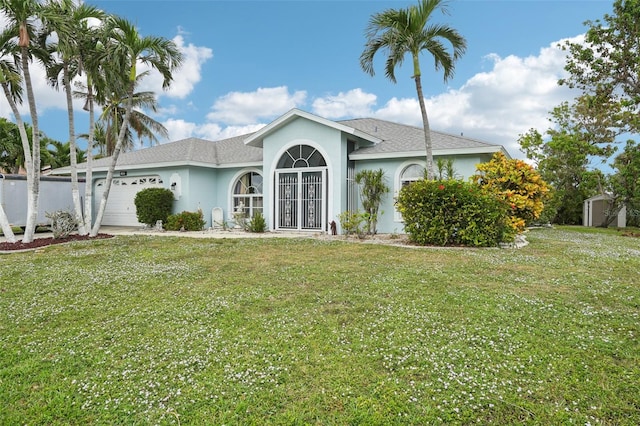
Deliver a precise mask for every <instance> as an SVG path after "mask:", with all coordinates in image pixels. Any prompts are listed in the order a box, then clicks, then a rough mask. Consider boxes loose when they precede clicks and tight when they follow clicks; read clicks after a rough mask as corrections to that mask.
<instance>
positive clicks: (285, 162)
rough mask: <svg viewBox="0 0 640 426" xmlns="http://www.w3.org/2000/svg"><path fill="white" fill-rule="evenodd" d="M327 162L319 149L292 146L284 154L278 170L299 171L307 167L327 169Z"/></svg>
mask: <svg viewBox="0 0 640 426" xmlns="http://www.w3.org/2000/svg"><path fill="white" fill-rule="evenodd" d="M326 165H327V162H326V161H325V160H324V157H323V156H322V154H320V152H318V150H317V149H315V148H314V147H311V146H309V145H296V146H292V147H291V148H289V149H288V150H287V152H285V153H284V154H282V157H280V161H278V166H277V168H278V169H297V168H305V167H326Z"/></svg>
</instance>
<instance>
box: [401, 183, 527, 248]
mask: <svg viewBox="0 0 640 426" xmlns="http://www.w3.org/2000/svg"><path fill="white" fill-rule="evenodd" d="M397 206H398V211H399V212H400V213H401V214H402V217H403V219H404V223H405V231H406V232H407V234H408V235H409V240H410V241H412V242H414V243H417V244H420V245H439V246H450V245H454V246H455V245H465V246H473V247H491V246H497V245H498V244H499V243H501V242H504V241H512V240H513V238H514V237H515V235H514V234H513V232H511V230H510V228H509V227H508V225H507V218H508V217H509V208H508V206H507V205H506V203H504V202H502V201H501V200H499V199H498V198H497V197H495V196H494V195H492V194H489V193H487V192H484V191H481V190H480V187H479V186H478V185H476V184H472V183H466V182H462V181H453V180H447V181H430V180H419V181H416V182H412V183H411V184H409V185H407V186H405V187H403V188H402V190H401V191H400V194H399V196H398V200H397Z"/></svg>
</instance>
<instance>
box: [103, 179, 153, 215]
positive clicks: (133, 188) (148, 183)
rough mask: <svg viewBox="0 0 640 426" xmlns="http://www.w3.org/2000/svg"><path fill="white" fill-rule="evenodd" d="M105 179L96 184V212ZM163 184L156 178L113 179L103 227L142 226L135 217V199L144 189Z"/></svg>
mask: <svg viewBox="0 0 640 426" xmlns="http://www.w3.org/2000/svg"><path fill="white" fill-rule="evenodd" d="M104 184H105V179H101V180H99V181H98V182H97V183H96V196H95V202H96V211H97V208H98V206H99V204H100V199H101V198H102V194H103V192H104ZM162 187H163V182H162V180H161V179H160V177H158V176H140V177H126V178H114V179H113V182H112V185H111V190H110V191H109V198H108V200H107V206H106V208H105V211H104V217H103V219H102V224H103V225H110V226H142V225H143V224H141V223H140V222H138V217H137V215H136V205H135V197H136V194H137V193H138V192H139V191H142V190H143V189H146V188H162Z"/></svg>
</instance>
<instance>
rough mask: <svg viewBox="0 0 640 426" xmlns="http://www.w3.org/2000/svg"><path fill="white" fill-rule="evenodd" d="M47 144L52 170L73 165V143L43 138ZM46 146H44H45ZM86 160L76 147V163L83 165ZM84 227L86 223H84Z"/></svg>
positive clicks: (81, 151) (83, 153)
mask: <svg viewBox="0 0 640 426" xmlns="http://www.w3.org/2000/svg"><path fill="white" fill-rule="evenodd" d="M43 140H44V141H45V142H46V145H45V147H46V152H48V162H49V165H50V166H51V167H52V168H57V167H66V166H69V165H71V163H72V160H71V143H70V142H64V143H63V142H60V141H57V140H54V139H49V138H43ZM43 145H44V144H43ZM84 160H85V152H84V151H83V150H81V149H79V148H77V147H76V161H75V163H76V164H77V163H82V162H83V161H84ZM83 226H84V223H83Z"/></svg>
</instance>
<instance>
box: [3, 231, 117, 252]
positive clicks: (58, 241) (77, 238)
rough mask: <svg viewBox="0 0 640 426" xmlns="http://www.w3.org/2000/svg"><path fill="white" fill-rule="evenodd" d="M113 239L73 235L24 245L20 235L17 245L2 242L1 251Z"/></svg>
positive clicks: (100, 235) (106, 235)
mask: <svg viewBox="0 0 640 426" xmlns="http://www.w3.org/2000/svg"><path fill="white" fill-rule="evenodd" d="M112 237H113V235H110V234H98V235H96V236H95V237H89V236H88V235H77V234H71V235H69V236H68V237H67V238H53V237H44V238H37V237H36V238H34V240H33V241H32V242H30V243H27V244H24V243H23V242H22V241H21V240H20V239H19V235H18V236H16V238H18V241H17V242H15V243H9V242H6V241H4V242H1V243H0V251H17V250H31V249H37V248H41V247H47V246H50V245H53V244H62V243H68V242H71V241H87V240H102V239H105V238H112Z"/></svg>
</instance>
